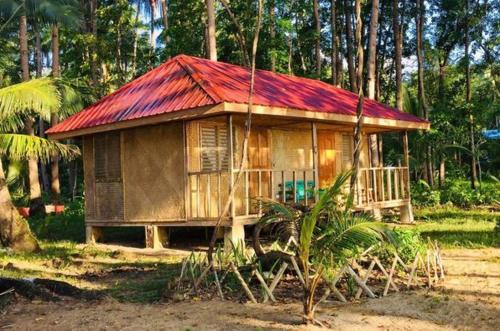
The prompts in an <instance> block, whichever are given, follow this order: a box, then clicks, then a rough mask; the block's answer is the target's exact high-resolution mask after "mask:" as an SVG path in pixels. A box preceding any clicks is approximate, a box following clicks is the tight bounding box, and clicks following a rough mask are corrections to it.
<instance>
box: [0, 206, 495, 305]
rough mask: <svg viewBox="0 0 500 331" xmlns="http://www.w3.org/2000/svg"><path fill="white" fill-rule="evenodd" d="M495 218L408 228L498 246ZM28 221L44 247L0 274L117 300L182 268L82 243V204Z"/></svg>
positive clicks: (427, 217) (4, 256)
mask: <svg viewBox="0 0 500 331" xmlns="http://www.w3.org/2000/svg"><path fill="white" fill-rule="evenodd" d="M499 219H500V212H491V211H489V210H487V209H471V210H463V209H458V208H455V207H450V206H442V207H434V208H423V209H416V210H415V220H416V221H417V225H416V226H414V227H411V229H415V230H416V231H418V232H419V233H420V234H421V236H422V237H423V238H424V239H425V238H426V237H430V238H431V239H433V240H434V239H435V240H437V241H438V242H440V243H441V245H442V246H443V247H445V248H457V247H458V248H484V247H500V242H499V239H500V233H499V232H498V231H496V232H495V230H494V228H495V224H496V223H497V222H499ZM30 223H31V225H32V228H33V230H34V232H35V234H36V235H37V237H38V238H39V239H40V243H41V246H42V249H43V250H42V252H40V253H36V254H34V253H30V254H27V253H12V252H8V251H6V250H0V276H3V277H14V278H30V277H40V278H50V279H57V280H61V281H66V282H68V283H70V284H73V285H75V286H78V287H80V288H89V289H98V290H100V291H103V292H104V293H106V294H108V295H110V296H111V297H113V298H115V299H116V300H119V301H123V302H136V303H152V302H156V301H158V300H160V299H161V296H162V293H163V291H164V289H165V287H166V285H167V283H168V282H169V281H171V280H173V279H174V278H175V277H176V276H177V275H178V274H179V272H180V267H181V266H180V261H181V258H180V257H178V256H177V257H176V256H174V257H172V256H147V255H138V254H132V253H128V252H126V251H123V250H114V251H112V250H107V249H104V248H100V247H99V246H93V245H84V244H81V241H82V236H83V235H84V226H83V225H84V223H83V210H82V205H81V204H80V203H75V204H74V205H73V206H71V207H70V208H68V209H67V210H66V211H65V212H64V213H63V214H62V215H51V216H48V217H46V218H45V219H38V220H35V219H33V220H30ZM125 235H126V234H125ZM494 262H498V259H496V260H495V261H494ZM9 263H10V264H11V265H9ZM237 287H238V286H236V285H235V288H237Z"/></svg>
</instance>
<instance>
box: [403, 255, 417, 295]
mask: <svg viewBox="0 0 500 331" xmlns="http://www.w3.org/2000/svg"><path fill="white" fill-rule="evenodd" d="M419 256H420V252H417V254H415V260H414V261H413V264H412V267H411V271H410V276H409V277H408V283H407V284H406V287H407V288H410V286H411V282H412V280H413V275H414V274H415V270H416V269H417V266H418V257H419Z"/></svg>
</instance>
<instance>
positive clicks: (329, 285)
mask: <svg viewBox="0 0 500 331" xmlns="http://www.w3.org/2000/svg"><path fill="white" fill-rule="evenodd" d="M346 267H347V266H346V265H344V266H343V267H342V268H340V269H339V271H338V272H337V274H336V275H335V276H334V277H333V281H332V282H329V281H328V279H326V278H325V277H324V276H323V280H324V281H325V282H326V284H327V285H328V287H329V288H330V290H331V291H332V292H333V294H335V296H336V297H337V298H338V299H339V300H340V301H342V302H347V300H346V298H345V297H344V296H343V295H342V293H340V291H339V290H338V289H337V288H336V287H335V286H336V285H337V282H338V281H339V279H340V277H342V275H343V274H344V272H345V269H346Z"/></svg>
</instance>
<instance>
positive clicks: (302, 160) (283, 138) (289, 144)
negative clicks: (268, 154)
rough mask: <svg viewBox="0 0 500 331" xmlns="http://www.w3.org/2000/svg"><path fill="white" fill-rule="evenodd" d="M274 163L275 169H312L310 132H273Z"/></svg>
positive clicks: (274, 130)
mask: <svg viewBox="0 0 500 331" xmlns="http://www.w3.org/2000/svg"><path fill="white" fill-rule="evenodd" d="M272 137H273V138H272V143H273V146H272V151H273V153H272V154H273V155H272V159H273V160H272V161H273V166H274V168H275V169H279V170H282V169H311V168H312V166H313V156H312V154H313V153H312V135H311V131H310V130H303V131H302V130H301V131H299V130H293V131H287V130H276V129H273V130H272Z"/></svg>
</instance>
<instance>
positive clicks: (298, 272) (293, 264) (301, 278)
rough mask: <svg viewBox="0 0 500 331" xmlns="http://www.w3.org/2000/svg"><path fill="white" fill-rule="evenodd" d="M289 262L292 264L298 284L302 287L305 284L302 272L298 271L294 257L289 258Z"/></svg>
mask: <svg viewBox="0 0 500 331" xmlns="http://www.w3.org/2000/svg"><path fill="white" fill-rule="evenodd" d="M290 261H291V262H292V266H293V269H295V272H296V273H297V277H298V278H299V280H300V282H301V283H302V285H306V282H305V281H304V277H302V272H301V271H300V268H299V265H298V264H297V261H296V260H295V257H294V256H290Z"/></svg>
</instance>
